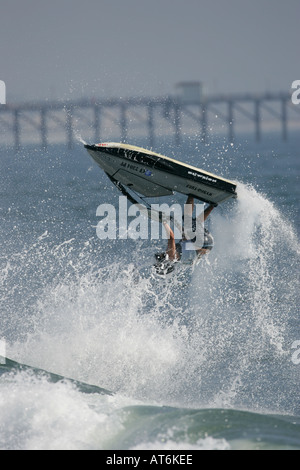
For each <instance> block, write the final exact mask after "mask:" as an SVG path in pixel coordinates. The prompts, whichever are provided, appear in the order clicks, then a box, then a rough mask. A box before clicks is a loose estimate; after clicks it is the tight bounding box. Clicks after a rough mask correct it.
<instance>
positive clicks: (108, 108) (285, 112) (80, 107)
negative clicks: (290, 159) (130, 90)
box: [0, 92, 300, 149]
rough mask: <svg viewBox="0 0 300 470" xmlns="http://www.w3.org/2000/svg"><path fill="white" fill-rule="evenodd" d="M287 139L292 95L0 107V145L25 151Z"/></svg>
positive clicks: (295, 123)
mask: <svg viewBox="0 0 300 470" xmlns="http://www.w3.org/2000/svg"><path fill="white" fill-rule="evenodd" d="M274 128H275V129H276V130H277V131H278V132H280V134H281V137H282V139H283V140H287V139H288V136H289V130H290V129H299V130H300V105H299V106H296V105H294V104H293V103H292V101H291V94H290V93H281V92H279V93H262V94H255V93H246V94H231V95H220V94H219V95H212V96H205V97H202V96H201V95H199V97H197V96H196V97H189V98H187V97H185V96H178V95H176V96H160V97H140V98H139V97H133V98H107V99H97V98H91V99H80V100H77V101H76V100H74V101H70V100H68V101H65V102H63V101H45V102H36V103H30V102H28V103H19V104H9V103H8V104H7V105H2V106H0V144H8V145H14V146H15V148H16V149H19V148H20V147H21V146H22V145H24V144H25V143H32V142H34V143H38V145H40V146H41V147H43V148H47V146H48V145H49V144H50V143H53V142H64V143H65V144H66V145H67V146H68V147H69V148H72V146H73V145H74V142H75V141H76V139H77V140H78V139H79V138H80V137H81V138H82V139H84V140H85V141H88V142H101V140H102V141H109V140H112V139H114V140H118V141H119V142H130V141H133V140H134V139H135V138H137V137H143V138H147V140H148V144H149V146H150V147H154V146H155V138H156V137H157V136H163V135H172V136H173V137H174V139H175V143H176V144H177V145H180V142H181V140H182V137H183V136H184V135H198V136H199V139H200V140H201V141H202V142H207V141H209V139H210V136H211V134H212V133H214V134H216V133H217V132H221V133H222V134H224V135H225V136H226V138H227V139H228V141H229V142H234V140H235V138H236V137H237V136H238V134H239V133H240V132H243V131H244V132H247V133H250V134H252V135H253V136H254V137H255V139H256V140H257V141H260V140H261V139H262V138H263V134H264V132H266V131H268V130H270V129H274Z"/></svg>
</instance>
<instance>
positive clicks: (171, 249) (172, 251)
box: [163, 222, 176, 261]
mask: <svg viewBox="0 0 300 470" xmlns="http://www.w3.org/2000/svg"><path fill="white" fill-rule="evenodd" d="M163 224H164V227H165V231H166V234H167V237H168V248H167V252H166V253H167V255H169V259H170V260H171V261H173V260H174V259H176V243H175V236H174V232H173V230H172V229H171V227H170V226H169V225H168V224H167V222H164V223H163Z"/></svg>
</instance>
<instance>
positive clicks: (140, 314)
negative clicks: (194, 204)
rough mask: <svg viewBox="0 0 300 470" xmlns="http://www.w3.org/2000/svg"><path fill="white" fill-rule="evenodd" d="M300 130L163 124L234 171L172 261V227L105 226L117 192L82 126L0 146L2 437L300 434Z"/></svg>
mask: <svg viewBox="0 0 300 470" xmlns="http://www.w3.org/2000/svg"><path fill="white" fill-rule="evenodd" d="M110 140H112V139H110ZM128 143H130V144H132V145H140V146H144V147H147V141H146V140H143V139H142V138H139V139H136V140H135V139H131V140H130V142H128ZM299 144H300V135H299V132H298V133H296V132H294V133H291V135H290V137H289V140H288V141H287V142H282V141H281V140H280V138H279V137H278V135H277V134H276V133H275V132H274V133H269V134H268V135H265V136H263V138H262V141H261V142H259V143H257V142H254V141H253V140H252V138H251V136H247V135H243V136H240V137H239V139H238V140H237V141H236V142H235V143H234V144H233V145H231V144H228V142H227V141H226V139H225V138H223V137H222V136H219V137H218V136H215V137H214V138H213V140H212V141H211V142H210V143H207V144H204V143H201V142H200V140H199V139H198V138H197V137H191V136H188V135H185V136H184V138H183V141H182V143H181V145H180V146H176V145H175V143H174V142H173V140H172V139H169V138H165V139H162V138H161V139H157V141H156V144H155V148H153V150H154V151H156V152H158V153H162V154H164V155H167V156H169V157H172V158H176V159H178V160H181V161H183V162H186V163H189V164H193V165H195V166H197V167H199V168H203V169H205V170H208V171H211V172H214V173H216V174H218V175H220V176H223V177H225V178H228V179H231V180H234V181H236V182H237V185H238V186H237V192H238V198H237V199H236V200H234V199H232V200H230V201H227V202H225V203H224V204H221V205H219V206H218V207H217V208H216V209H214V211H213V212H212V214H211V216H210V217H209V219H210V220H209V229H210V231H211V232H212V234H213V236H214V239H215V247H214V249H213V250H212V252H211V253H210V254H209V256H207V257H206V258H203V259H202V260H201V263H200V264H199V265H198V266H196V267H195V269H194V270H181V269H180V268H178V269H177V270H175V271H174V272H173V273H172V275H169V276H166V277H165V278H158V276H156V275H155V274H154V273H153V264H154V253H155V252H157V251H160V250H163V249H164V247H165V244H166V241H165V240H162V239H160V240H155V241H151V240H150V239H147V240H132V239H130V238H129V239H127V240H121V239H118V238H117V239H116V240H101V239H99V238H98V237H97V234H96V227H97V223H98V221H99V217H97V215H96V210H97V207H98V206H99V205H100V204H104V203H110V204H114V205H115V206H116V208H117V206H118V198H119V196H120V194H118V192H117V189H116V188H115V187H113V186H112V184H111V183H110V181H109V180H108V179H107V177H106V176H105V175H104V173H103V172H102V170H101V169H100V168H98V167H97V166H96V164H95V163H94V162H93V161H92V160H91V158H90V156H89V155H88V153H87V152H86V150H85V149H84V147H83V144H82V142H80V141H78V142H77V143H76V145H74V148H73V149H71V150H68V149H67V148H66V147H65V146H63V145H60V144H53V145H50V146H49V147H48V149H47V150H42V149H40V148H39V147H38V146H35V145H27V146H26V147H24V148H22V149H20V151H18V152H16V151H15V150H14V149H13V148H9V147H2V148H1V149H0V169H1V171H0V198H1V204H0V217H1V225H0V240H1V252H0V298H1V310H0V356H2V359H1V358H0V362H2V364H0V449H2V450H46V449H51V450H56V449H58V450H59V449H61V450H72V449H78V450H81V449H84V450H89V449H97V450H105V451H117V450H119V451H120V450H124V451H125V450H126V451H131V452H132V455H135V454H134V453H138V452H139V451H142V450H148V451H153V452H154V451H157V450H160V451H161V452H160V453H167V452H171V451H174V452H177V453H182V452H183V451H188V452H196V451H198V450H240V449H242V450H246V449H251V450H254V449H261V450H267V449H269V450H276V449H280V450H281V449H282V450H287V449H291V450H292V449H297V450H299V449H300V393H299V392H300V389H299V383H300V381H299V379H300V328H299V326H300V325H299V229H300V219H299V210H298V201H299V174H300V172H299V162H300V158H299V157H300V150H299V149H300V145H299ZM180 201H182V199H180ZM25 365H26V367H25ZM112 455H113V454H112Z"/></svg>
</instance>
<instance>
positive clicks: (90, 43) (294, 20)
mask: <svg viewBox="0 0 300 470" xmlns="http://www.w3.org/2000/svg"><path fill="white" fill-rule="evenodd" d="M299 47H300V1H299V0H147V1H146V0H0V79H1V80H4V81H5V82H6V88H7V100H8V101H9V100H10V99H11V100H19V101H21V100H22V101H27V100H29V99H33V98H36V99H46V98H48V99H51V98H59V99H65V98H70V97H74V98H77V97H82V96H99V97H104V96H107V97H110V96H131V95H153V94H154V95H161V94H168V93H173V92H174V85H175V84H176V83H178V82H180V81H185V80H193V81H194V80H200V81H202V82H204V85H205V89H206V90H207V92H209V93H215V92H218V93H223V92H224V93H226V92H243V91H246V92H247V91H249V92H250V91H255V92H256V91H257V92H260V91H266V90H270V91H281V90H283V91H289V90H290V87H291V83H292V81H293V80H296V79H300V67H299V63H300V61H299Z"/></svg>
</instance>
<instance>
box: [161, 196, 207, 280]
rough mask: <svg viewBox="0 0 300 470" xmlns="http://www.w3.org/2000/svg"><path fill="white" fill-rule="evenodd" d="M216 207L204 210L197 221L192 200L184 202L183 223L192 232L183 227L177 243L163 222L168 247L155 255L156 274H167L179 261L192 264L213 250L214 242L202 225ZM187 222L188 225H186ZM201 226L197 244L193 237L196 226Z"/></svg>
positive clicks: (189, 198) (190, 197)
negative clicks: (201, 234)
mask: <svg viewBox="0 0 300 470" xmlns="http://www.w3.org/2000/svg"><path fill="white" fill-rule="evenodd" d="M215 206H216V205H209V206H208V207H207V209H205V211H204V213H203V214H201V215H200V216H199V217H198V218H197V219H196V218H193V210H194V198H193V196H189V197H188V199H187V202H186V210H185V217H184V222H185V224H186V226H187V225H188V226H189V227H191V228H192V231H190V230H186V231H185V229H184V227H183V233H182V239H181V240H180V242H179V243H176V242H175V236H174V232H173V230H172V229H171V227H170V226H169V224H168V223H167V222H166V221H163V225H164V227H165V230H166V234H167V237H168V247H167V250H166V252H164V253H159V254H156V255H155V257H156V260H157V263H156V264H155V269H156V272H157V273H158V274H162V275H163V274H168V273H170V272H172V271H173V270H174V263H176V262H177V261H181V262H182V263H184V264H193V263H194V261H195V260H196V259H200V258H201V257H202V256H203V255H205V254H207V253H209V252H210V251H211V249H212V248H213V244H214V240H213V237H212V235H211V234H210V233H209V231H208V230H207V229H206V228H204V229H203V225H202V223H203V222H205V220H206V219H207V217H208V216H209V214H210V213H211V212H212V210H213V209H214V207H215ZM188 219H189V220H188ZM187 221H189V222H190V223H189V224H187ZM199 223H200V224H201V227H202V230H203V232H204V233H203V236H204V238H203V237H200V238H202V239H201V244H200V245H199V242H198V243H197V237H196V236H195V232H196V226H197V224H199Z"/></svg>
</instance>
